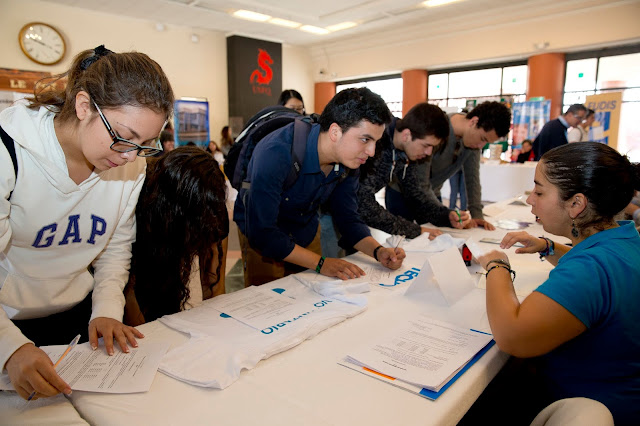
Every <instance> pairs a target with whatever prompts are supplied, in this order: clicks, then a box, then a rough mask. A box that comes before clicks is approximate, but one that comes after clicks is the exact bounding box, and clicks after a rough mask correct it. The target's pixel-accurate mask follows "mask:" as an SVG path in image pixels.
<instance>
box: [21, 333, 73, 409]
mask: <svg viewBox="0 0 640 426" xmlns="http://www.w3.org/2000/svg"><path fill="white" fill-rule="evenodd" d="M78 340H80V335H79V334H78V335H77V336H76V337H74V338H73V340H72V341H71V343H69V346H67V349H66V350H65V351H64V353H63V354H62V355H60V358H58V360H57V361H56V363H55V364H53V369H54V370H55V368H56V367H57V366H58V365H59V364H60V362H61V361H62V360H63V359H64V357H65V356H67V355H68V354H69V352H71V349H73V347H74V346H75V345H76V344H77V343H78ZM34 396H36V391H33V392H31V395H29V398H27V402H29V401H31V400H32V399H33V397H34Z"/></svg>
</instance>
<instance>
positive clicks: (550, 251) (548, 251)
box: [538, 237, 556, 260]
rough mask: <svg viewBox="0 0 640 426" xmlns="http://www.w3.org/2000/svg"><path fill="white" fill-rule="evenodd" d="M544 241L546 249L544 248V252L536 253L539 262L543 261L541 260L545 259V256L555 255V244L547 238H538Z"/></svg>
mask: <svg viewBox="0 0 640 426" xmlns="http://www.w3.org/2000/svg"><path fill="white" fill-rule="evenodd" d="M540 238H542V239H543V240H544V242H545V243H547V247H545V249H544V250H542V251H539V252H538V253H539V254H540V260H543V258H545V257H547V256H553V255H554V254H556V252H555V248H556V245H555V243H554V242H553V241H552V240H550V239H549V238H546V237H540Z"/></svg>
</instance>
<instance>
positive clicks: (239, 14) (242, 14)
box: [232, 9, 271, 22]
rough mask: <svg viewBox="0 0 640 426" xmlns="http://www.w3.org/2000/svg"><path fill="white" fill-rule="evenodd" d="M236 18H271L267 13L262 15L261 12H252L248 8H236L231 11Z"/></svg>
mask: <svg viewBox="0 0 640 426" xmlns="http://www.w3.org/2000/svg"><path fill="white" fill-rule="evenodd" d="M232 15H233V16H235V17H236V18H241V19H248V20H249V21H257V22H265V21H268V20H269V19H271V16H269V15H263V14H262V13H258V12H252V11H250V10H243V9H240V10H236V11H235V12H233V13H232Z"/></svg>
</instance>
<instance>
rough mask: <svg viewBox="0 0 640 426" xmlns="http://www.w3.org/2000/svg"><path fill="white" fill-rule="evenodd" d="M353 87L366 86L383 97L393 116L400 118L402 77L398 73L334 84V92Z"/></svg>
mask: <svg viewBox="0 0 640 426" xmlns="http://www.w3.org/2000/svg"><path fill="white" fill-rule="evenodd" d="M353 87H366V88H367V89H369V90H371V91H372V92H374V93H377V94H378V95H380V96H381V97H382V99H384V101H385V102H386V103H387V106H388V107H389V110H390V111H391V114H393V115H394V116H395V117H399V118H402V77H400V76H398V75H394V76H386V77H381V78H375V79H374V78H372V79H366V80H356V81H348V82H342V83H337V84H336V93H337V92H340V91H341V90H344V89H349V88H353Z"/></svg>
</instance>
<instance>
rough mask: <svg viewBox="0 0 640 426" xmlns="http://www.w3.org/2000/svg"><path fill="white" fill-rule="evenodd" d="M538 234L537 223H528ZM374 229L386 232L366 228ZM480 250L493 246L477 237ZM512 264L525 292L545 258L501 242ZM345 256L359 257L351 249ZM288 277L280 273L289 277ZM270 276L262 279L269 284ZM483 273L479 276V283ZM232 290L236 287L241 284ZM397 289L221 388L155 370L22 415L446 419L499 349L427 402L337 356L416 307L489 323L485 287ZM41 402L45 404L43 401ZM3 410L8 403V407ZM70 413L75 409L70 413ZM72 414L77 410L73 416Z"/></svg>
mask: <svg viewBox="0 0 640 426" xmlns="http://www.w3.org/2000/svg"><path fill="white" fill-rule="evenodd" d="M490 213H491V216H488V219H489V220H490V221H493V222H497V220H499V219H514V220H531V221H532V220H533V216H532V215H531V213H530V208H529V207H515V206H511V205H509V204H508V203H501V204H498V205H496V206H494V208H493V209H492V210H491V212H490ZM445 229H446V230H447V231H450V232H452V234H453V235H454V236H456V237H461V236H462V237H465V238H466V237H468V236H473V237H474V238H475V239H476V241H479V240H480V239H481V238H483V237H484V236H489V237H493V238H502V237H503V236H504V234H505V233H506V232H507V231H506V230H503V229H497V230H496V231H493V232H490V231H485V230H484V229H479V228H478V229H473V230H463V231H458V230H455V231H454V230H451V229H448V228H445ZM528 231H529V232H531V233H532V234H533V235H541V234H542V230H541V229H540V226H539V225H537V224H533V225H531V226H530V228H529V229H528ZM374 234H375V236H376V238H378V240H379V241H384V240H385V239H386V235H385V234H383V233H381V232H380V231H376V232H375V233H374ZM481 246H482V247H483V248H485V249H494V248H498V246H497V245H492V244H484V243H481ZM507 252H508V254H509V256H510V259H511V264H512V266H513V268H514V269H516V271H517V274H518V276H517V278H516V282H515V287H516V291H517V292H518V294H519V295H520V296H521V298H522V297H524V296H525V295H526V294H528V293H530V292H531V291H532V290H533V289H535V287H536V286H537V285H539V284H540V283H542V281H544V279H545V278H546V277H547V276H548V271H549V270H550V269H551V265H549V264H548V263H547V262H540V261H539V260H538V256H537V255H515V253H514V249H510V250H507ZM354 256H364V255H362V254H356V255H354ZM423 257H424V254H417V253H409V254H408V257H407V259H408V261H412V262H417V263H420V262H422V259H423ZM293 279H294V278H292V277H287V278H284V279H283V280H293ZM278 283H279V281H274V282H273V283H269V284H266V286H267V288H268V287H275V286H277V285H278ZM482 285H483V280H482V279H480V281H479V287H482ZM241 291H242V290H241ZM403 293H404V289H403V288H398V289H395V290H388V289H383V288H380V287H374V286H372V291H371V292H370V293H368V300H369V308H368V309H367V310H366V311H365V312H364V313H362V314H360V315H358V316H356V317H354V318H351V319H348V320H346V321H344V322H342V323H340V324H337V325H336V326H334V327H332V328H330V329H328V330H326V331H323V332H321V333H320V334H318V335H317V336H315V337H314V338H313V339H312V340H307V341H305V342H303V343H302V344H300V345H299V346H296V347H294V348H293V349H290V350H288V351H286V352H283V353H280V354H277V355H275V356H273V357H271V358H269V359H266V360H263V361H261V362H260V363H258V365H257V366H256V367H255V368H254V369H253V370H249V371H244V372H243V373H242V375H241V377H240V379H239V380H238V381H237V382H235V383H234V384H232V385H231V386H230V387H228V388H226V389H224V390H218V389H210V388H201V387H196V386H191V385H188V384H186V383H183V382H180V381H178V380H175V379H173V378H170V377H168V376H166V375H164V374H162V373H158V374H157V375H156V377H155V379H154V382H153V385H152V387H151V390H150V391H149V392H146V393H139V394H122V395H117V394H100V393H91V392H80V391H74V393H73V395H72V396H71V398H70V400H71V402H72V403H73V406H74V407H75V408H76V409H77V411H78V412H75V411H74V410H73V409H72V407H71V406H70V404H69V402H68V401H66V400H65V399H64V397H62V396H59V397H58V398H57V399H53V400H49V401H46V400H40V401H36V403H38V404H43V405H42V409H40V408H38V407H39V406H36V405H34V406H33V407H30V410H31V411H28V412H27V415H26V416H24V417H19V418H20V419H21V421H23V423H29V424H37V423H39V422H40V421H41V420H43V419H44V420H46V422H47V423H53V424H55V423H58V424H82V423H83V419H84V420H86V421H87V422H89V423H90V424H95V425H122V424H136V423H138V424H158V425H165V424H166V425H169V424H171V425H186V424H218V425H244V424H260V425H290V424H304V425H353V424H367V425H389V424H402V425H454V424H456V423H457V422H458V421H459V419H460V418H461V417H462V416H463V415H464V413H465V412H466V411H467V410H468V408H469V407H470V406H471V405H472V404H473V402H474V401H475V400H476V399H477V398H478V396H479V395H480V394H481V393H482V391H483V390H484V388H485V387H486V386H487V385H488V384H489V382H490V381H491V380H492V378H493V377H494V376H495V375H496V374H497V373H498V371H499V370H500V369H501V368H502V366H503V365H504V363H505V362H506V360H507V358H508V356H507V355H506V354H504V353H502V352H501V351H500V350H499V349H498V348H497V347H496V346H494V347H492V348H491V349H490V350H489V351H488V352H487V353H486V354H485V355H484V356H483V357H482V358H481V359H480V360H479V361H478V362H477V363H476V364H474V365H473V366H472V367H471V368H470V369H469V370H468V371H467V372H465V373H464V374H463V375H462V376H461V377H460V378H459V379H458V380H457V381H456V382H455V383H454V384H453V385H452V386H451V387H450V388H449V389H448V390H447V391H446V392H445V393H444V394H443V395H442V396H441V397H440V398H439V399H437V400H436V401H430V400H427V399H424V398H422V397H419V396H417V395H415V394H412V393H410V392H407V391H405V390H402V389H399V388H396V387H394V386H391V385H389V384H388V383H384V382H382V381H378V380H375V379H373V378H371V377H367V376H365V375H363V374H360V373H358V372H356V371H353V370H350V369H348V368H345V367H343V366H340V365H339V364H337V361H339V360H340V359H341V358H342V357H344V356H345V355H346V353H347V351H348V350H349V349H350V348H353V347H354V346H355V345H358V344H360V343H369V342H371V341H373V340H374V339H375V338H376V336H379V335H380V334H381V333H382V332H383V331H384V330H386V329H388V328H392V327H393V326H394V324H395V323H396V321H399V320H401V319H402V318H406V317H408V316H411V315H413V314H416V313H418V312H428V315H429V316H431V317H433V318H436V319H441V320H443V321H448V322H451V323H453V324H457V325H460V326H464V327H470V328H474V329H480V330H489V324H488V320H487V315H486V309H485V291H484V290H483V289H482V288H476V289H475V290H473V291H472V292H471V293H470V294H468V295H467V296H466V297H465V298H463V299H462V300H460V301H459V302H458V303H456V304H455V305H453V306H447V305H446V304H445V303H443V302H442V301H437V300H435V299H433V300H420V301H414V300H410V299H407V298H405V297H404V296H403ZM140 330H141V331H142V332H143V333H145V335H146V338H145V339H143V340H141V341H140V344H144V343H145V341H157V340H163V341H168V342H170V343H171V344H172V347H175V346H177V345H181V344H182V343H184V342H186V341H187V339H188V337H187V336H186V335H184V334H182V333H180V332H177V331H175V330H173V329H170V328H168V327H166V326H164V325H163V324H161V323H160V322H158V321H154V322H151V323H149V324H145V325H143V326H141V327H140ZM21 402H22V401H20V400H18V397H17V395H15V394H8V393H2V394H1V395H0V413H2V416H1V418H2V423H5V418H7V419H14V418H16V417H5V413H9V414H11V415H12V416H15V414H16V413H17V412H16V408H15V407H17V406H22V405H21V404H18V403H21ZM47 402H48V403H49V404H50V405H48V406H47V405H45V404H47ZM10 410H12V411H10ZM78 413H79V415H78ZM80 416H81V417H82V418H80Z"/></svg>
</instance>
